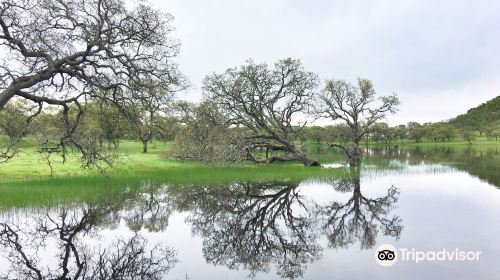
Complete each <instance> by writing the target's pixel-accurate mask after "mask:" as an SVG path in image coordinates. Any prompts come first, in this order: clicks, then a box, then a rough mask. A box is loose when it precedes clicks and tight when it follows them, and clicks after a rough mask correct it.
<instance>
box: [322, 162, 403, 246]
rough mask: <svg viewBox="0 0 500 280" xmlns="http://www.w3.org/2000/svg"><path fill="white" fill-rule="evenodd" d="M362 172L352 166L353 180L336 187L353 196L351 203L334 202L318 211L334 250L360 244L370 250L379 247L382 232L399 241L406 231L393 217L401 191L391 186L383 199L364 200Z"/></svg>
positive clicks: (339, 183)
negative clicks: (378, 237)
mask: <svg viewBox="0 0 500 280" xmlns="http://www.w3.org/2000/svg"><path fill="white" fill-rule="evenodd" d="M359 168H360V167H359V165H358V166H351V167H350V174H349V176H348V177H347V178H345V179H343V180H339V181H337V182H335V183H334V187H335V189H336V190H338V191H341V192H352V196H351V197H350V198H349V199H348V200H347V202H332V203H331V204H330V205H327V206H322V207H320V208H318V210H317V214H318V218H319V219H321V220H322V226H321V228H322V230H323V231H324V233H325V234H326V236H327V237H328V240H329V246H330V247H333V248H345V247H348V246H350V245H351V244H353V243H354V242H357V241H359V242H360V245H361V248H362V249H368V248H371V247H373V245H375V243H376V239H377V235H378V233H379V231H382V233H383V234H384V235H386V236H392V237H394V238H396V239H398V238H399V236H400V234H401V230H402V229H403V226H402V224H401V218H400V217H399V216H392V217H389V214H390V211H391V210H392V209H393V208H394V207H395V205H394V204H395V203H396V202H397V200H398V195H399V190H398V189H397V188H396V187H394V186H391V187H390V188H389V189H388V190H387V195H385V196H383V197H378V198H369V197H366V196H364V195H363V194H362V193H361V183H360V180H361V179H360V174H359Z"/></svg>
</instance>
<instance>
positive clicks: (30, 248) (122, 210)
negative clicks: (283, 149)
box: [0, 146, 500, 280]
mask: <svg viewBox="0 0 500 280" xmlns="http://www.w3.org/2000/svg"><path fill="white" fill-rule="evenodd" d="M310 152H311V153H312V157H316V158H319V159H320V160H321V162H322V163H324V165H325V166H329V168H332V170H333V168H341V169H342V170H343V171H342V174H343V175H342V176H335V177H332V178H331V179H328V178H309V179H307V180H302V181H301V180H287V179H286V178H283V179H282V180H278V181H275V180H273V181H265V180H259V178H258V177H259V176H258V172H256V175H255V180H246V181H238V180H234V181H233V182H231V183H217V180H213V181H211V182H206V183H199V182H197V183H193V184H189V183H186V184H184V183H183V184H172V183H168V182H164V183H152V182H151V181H149V180H148V178H144V181H143V182H142V183H141V184H140V186H134V188H131V186H127V185H124V186H123V189H122V191H120V192H109V194H107V195H104V196H103V197H102V199H101V200H100V201H99V202H91V203H84V202H81V201H78V200H77V199H75V202H74V203H70V202H65V203H54V204H48V205H31V206H17V207H16V206H9V207H2V208H1V209H2V210H0V217H1V220H0V221H1V223H0V233H1V237H2V238H1V239H0V247H2V248H1V250H0V251H1V253H0V273H3V274H4V275H6V277H7V279H28V278H29V277H31V276H33V279H37V277H39V276H40V275H41V276H43V277H47V278H49V276H50V277H60V276H61V275H64V277H67V278H74V277H75V275H76V276H78V277H80V278H81V279H113V278H119V276H121V277H123V278H124V279H157V277H158V279H179V280H180V279H193V280H194V279H249V278H254V279H278V278H285V279H287V278H290V279H498V275H500V267H499V266H498V265H497V263H498V260H499V259H500V243H499V242H497V241H496V239H497V238H498V237H499V236H500V219H499V218H498V215H499V213H500V189H499V188H500V150H499V148H497V147H493V148H492V147H474V146H473V147H467V146H457V147H445V146H443V147H440V146H421V147H411V148H398V147H392V148H370V149H368V148H366V149H365V150H364V160H363V164H362V166H361V167H351V168H349V167H339V166H341V163H342V159H343V158H342V154H340V153H339V152H338V151H334V150H331V149H328V148H317V149H316V148H314V149H312V150H311V151H310ZM304 168H306V167H304ZM16 199H17V198H16ZM382 244H389V245H391V246H393V249H395V253H396V255H397V259H396V260H395V261H393V262H389V260H388V259H379V261H378V262H377V258H378V257H379V255H378V253H379V250H378V249H377V248H379V246H380V245H382ZM391 248H392V247H391ZM21 252H22V254H21ZM460 253H463V254H462V257H463V258H462V259H461V257H460ZM384 254H385V253H384ZM423 255H425V257H423ZM379 263H382V264H387V265H388V264H389V263H390V264H393V265H392V266H382V265H380V264H379ZM137 272H140V273H139V274H141V275H143V277H144V278H140V277H138V275H135V274H134V273H137ZM134 275H135V276H134ZM127 277H128V278H127ZM134 277H135V278H134ZM0 279H1V277H0Z"/></svg>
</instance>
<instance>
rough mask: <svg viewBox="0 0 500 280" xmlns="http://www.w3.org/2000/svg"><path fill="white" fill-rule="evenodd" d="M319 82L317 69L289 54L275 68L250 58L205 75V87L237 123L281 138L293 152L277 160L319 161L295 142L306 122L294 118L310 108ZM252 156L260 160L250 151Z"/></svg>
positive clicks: (262, 138)
mask: <svg viewBox="0 0 500 280" xmlns="http://www.w3.org/2000/svg"><path fill="white" fill-rule="evenodd" d="M317 85H318V77H317V76H316V75H315V74H314V73H311V72H306V71H305V70H304V68H303V66H302V64H301V62H300V61H299V60H294V59H291V58H287V59H283V60H280V61H278V62H277V63H275V64H274V68H272V69H270V67H268V65H266V64H255V63H254V62H253V61H251V60H250V61H248V63H247V65H244V66H241V67H239V68H230V69H228V70H226V71H225V72H224V73H222V74H213V75H211V76H208V77H207V78H205V81H204V86H203V90H204V93H205V96H206V98H208V99H209V100H211V101H213V102H214V103H215V104H217V105H218V106H219V108H220V109H221V110H222V112H223V113H225V114H227V115H228V116H229V118H230V119H231V121H232V122H233V124H236V125H242V126H244V127H246V128H248V129H250V130H251V131H252V132H253V133H254V135H253V138H255V139H259V140H260V141H266V142H271V141H275V142H277V143H278V144H279V145H282V146H283V147H284V149H286V150H287V151H288V152H290V153H291V154H292V155H293V156H291V157H282V158H278V157H275V158H273V160H298V161H300V162H302V163H303V164H304V165H319V162H318V161H317V160H313V159H311V158H309V157H308V156H307V155H306V154H305V153H304V152H303V151H302V150H301V149H300V147H298V146H297V145H296V144H295V143H294V142H293V139H296V137H295V136H296V135H297V134H298V133H300V132H301V130H302V128H303V127H304V126H305V124H306V122H305V121H303V122H298V123H295V124H294V121H297V120H298V118H299V116H298V115H299V114H300V113H301V112H306V111H307V109H308V107H309V105H310V102H311V100H312V97H313V94H314V90H315V88H316V87H317ZM249 159H251V160H254V161H258V160H257V159H256V158H254V157H253V156H251V155H250V154H249Z"/></svg>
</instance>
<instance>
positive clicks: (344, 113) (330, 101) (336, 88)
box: [315, 79, 399, 165]
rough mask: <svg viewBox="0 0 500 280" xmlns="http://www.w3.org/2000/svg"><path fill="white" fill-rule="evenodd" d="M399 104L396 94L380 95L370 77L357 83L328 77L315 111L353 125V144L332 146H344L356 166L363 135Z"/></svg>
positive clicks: (322, 115) (351, 129)
mask: <svg viewBox="0 0 500 280" xmlns="http://www.w3.org/2000/svg"><path fill="white" fill-rule="evenodd" d="M398 104H399V100H398V98H397V97H396V95H395V94H394V95H391V96H382V97H379V98H376V92H375V90H374V88H373V85H372V82H371V81H369V80H366V79H358V82H357V84H356V85H353V84H351V83H348V82H347V81H344V80H328V81H327V82H326V85H325V88H324V89H323V90H322V91H321V94H320V95H319V97H318V100H317V102H316V104H315V112H316V114H317V115H318V116H319V117H322V118H329V119H331V120H334V121H336V120H340V121H341V122H343V123H345V124H346V125H347V126H348V127H349V128H350V135H349V143H346V144H332V146H336V147H339V148H341V149H342V150H343V151H344V152H345V153H346V155H347V157H348V159H349V163H350V164H351V165H356V164H357V163H358V162H359V161H360V159H361V150H360V148H359V144H360V142H361V140H362V139H363V136H365V135H366V134H368V133H370V132H371V131H372V130H373V127H374V125H375V124H376V123H377V122H380V121H381V120H383V119H384V118H385V117H386V115H387V114H389V113H395V112H396V110H397V106H398Z"/></svg>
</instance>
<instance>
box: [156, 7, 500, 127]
mask: <svg viewBox="0 0 500 280" xmlns="http://www.w3.org/2000/svg"><path fill="white" fill-rule="evenodd" d="M153 4H154V5H155V6H156V7H157V8H159V9H161V10H163V11H165V12H170V13H171V14H173V15H174V16H175V21H174V24H175V27H176V28H177V31H176V32H175V34H174V36H176V37H177V38H178V39H180V40H181V41H182V43H183V47H182V51H181V55H180V57H179V63H180V66H181V69H182V70H183V71H184V73H186V74H187V75H188V76H189V77H190V79H191V81H192V83H193V84H194V86H195V87H194V88H193V89H192V90H191V91H190V92H189V93H187V94H186V96H185V98H186V99H190V100H199V99H200V98H201V83H202V80H203V78H204V77H205V75H207V74H210V73H212V72H214V71H216V72H221V71H223V70H224V69H226V68H228V67H233V66H237V65H241V64H243V63H244V62H245V60H247V59H249V58H252V59H254V60H255V61H256V62H267V63H272V62H274V61H276V60H278V59H280V58H284V57H288V56H291V57H294V58H300V59H301V60H302V61H303V63H304V65H305V66H306V68H307V70H309V71H313V72H316V73H318V74H319V75H320V77H321V78H322V79H326V78H333V77H335V78H342V79H349V80H354V79H355V77H357V76H361V77H366V78H369V79H371V80H373V82H374V84H375V86H376V89H377V91H378V92H379V93H381V94H390V93H392V92H396V93H397V94H398V95H399V96H400V98H401V100H402V102H403V104H402V106H401V111H400V112H399V113H398V115H397V116H394V117H392V118H391V122H393V123H402V122H407V121H409V120H416V121H422V122H423V121H431V120H436V121H437V120H442V119H447V118H450V117H452V116H454V115H456V114H458V113H462V112H465V111H466V110H467V109H468V108H470V107H472V106H475V105H477V104H480V103H482V102H484V101H486V100H488V99H491V98H493V97H495V96H497V95H499V94H500V79H499V78H500V56H499V55H498V50H499V49H500V20H498V19H499V18H500V2H499V1H486V0H484V1H451V0H442V1H431V0H420V1H417V0H407V1H395V0H394V1H392V0H382V1H379V0H373V1H361V0H342V1H339V0H336V1H318V0H310V1H304V0H273V1H268V0H267V1H265V0H239V1H234V0H225V1H223V0H168V1H160V0H156V1H153Z"/></svg>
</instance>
